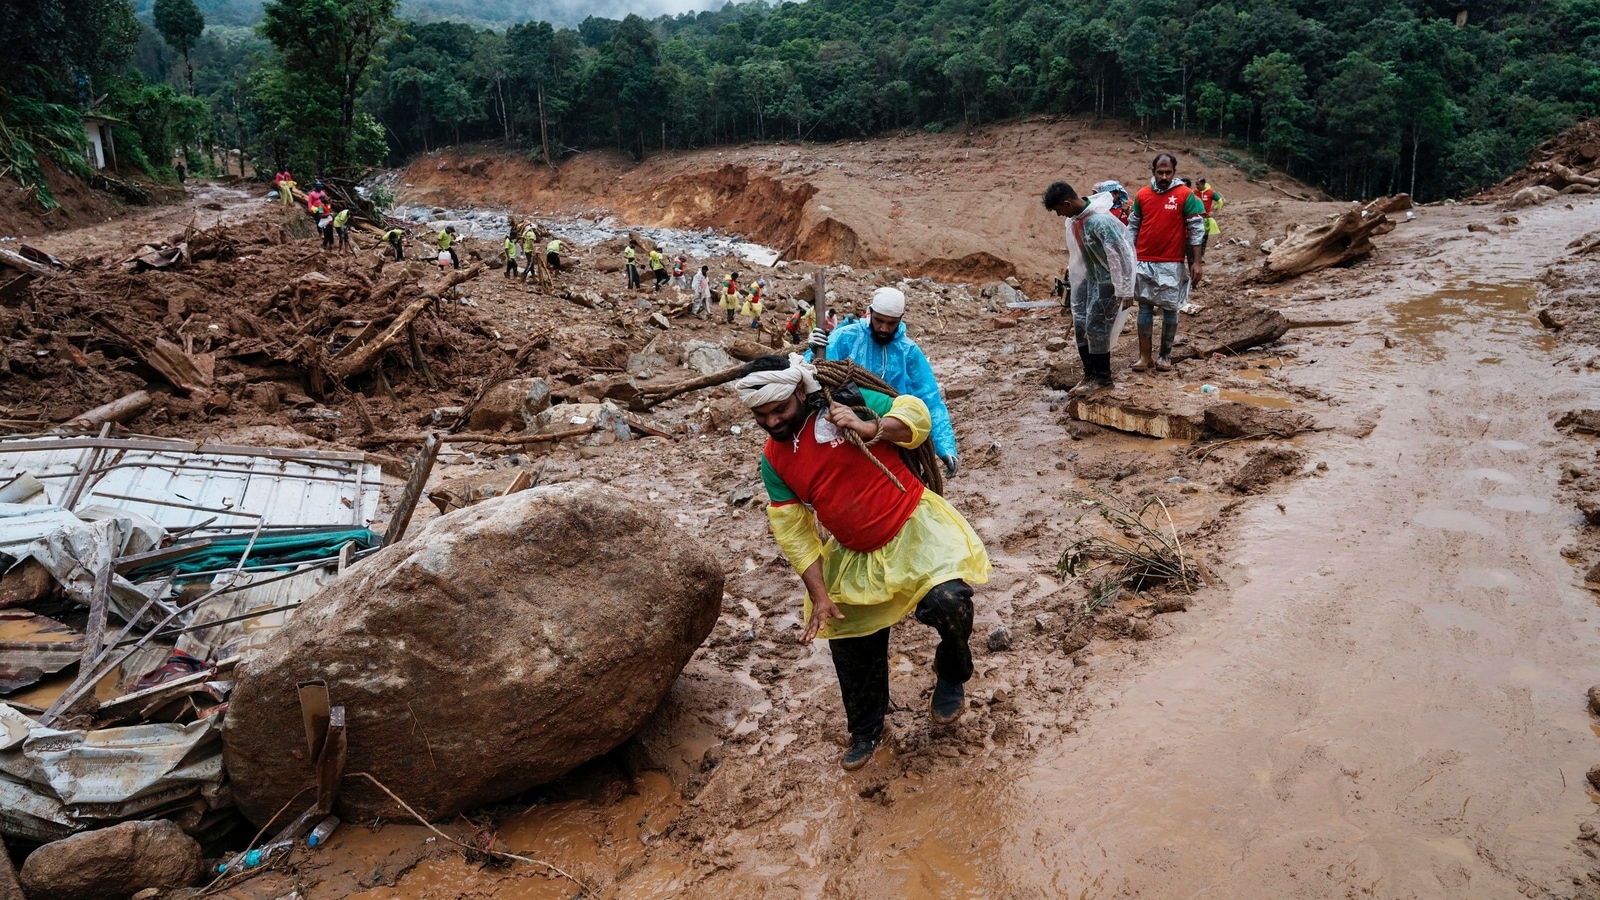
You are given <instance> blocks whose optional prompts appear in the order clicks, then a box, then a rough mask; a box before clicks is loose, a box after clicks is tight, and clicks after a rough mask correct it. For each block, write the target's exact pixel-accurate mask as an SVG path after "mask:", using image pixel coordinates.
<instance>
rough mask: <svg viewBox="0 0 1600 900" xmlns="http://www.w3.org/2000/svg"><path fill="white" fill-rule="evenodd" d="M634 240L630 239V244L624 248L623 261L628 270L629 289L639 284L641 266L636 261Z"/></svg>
mask: <svg viewBox="0 0 1600 900" xmlns="http://www.w3.org/2000/svg"><path fill="white" fill-rule="evenodd" d="M633 247H634V244H633V241H631V240H630V241H628V246H626V247H623V248H622V262H623V265H624V266H625V267H626V269H627V272H628V290H630V291H631V290H633V289H634V288H636V287H638V286H639V267H638V265H636V264H635V263H634V260H633V257H634V251H633Z"/></svg>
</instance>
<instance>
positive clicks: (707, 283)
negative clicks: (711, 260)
mask: <svg viewBox="0 0 1600 900" xmlns="http://www.w3.org/2000/svg"><path fill="white" fill-rule="evenodd" d="M689 311H690V312H691V313H694V314H695V315H697V316H699V317H700V318H702V319H704V318H705V317H706V316H707V315H709V314H710V312H711V267H710V266H701V267H700V271H698V272H696V273H694V303H693V304H692V305H691V306H690V307H689Z"/></svg>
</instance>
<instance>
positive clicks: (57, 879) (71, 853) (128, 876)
mask: <svg viewBox="0 0 1600 900" xmlns="http://www.w3.org/2000/svg"><path fill="white" fill-rule="evenodd" d="M304 742H305V739H304V738H301V743H302V744H304ZM201 870H202V867H201V861H200V844H199V843H198V842H196V841H195V839H194V838H192V837H189V836H188V835H187V834H184V833H183V829H181V828H179V827H178V826H176V825H174V824H172V823H171V822H168V821H166V820H165V819H160V820H156V821H153V822H123V823H122V824H120V825H113V826H111V827H110V828H102V829H100V830H98V831H85V832H84V833H82V834H75V835H73V836H72V837H69V838H66V839H64V840H59V841H56V842H54V843H50V844H45V845H44V846H43V847H40V848H39V849H37V850H35V851H33V853H31V854H29V855H28V859H27V861H26V862H24V863H23V864H22V873H21V881H22V890H23V892H24V893H26V894H27V895H28V898H29V900H43V898H46V897H48V898H50V900H127V898H128V897H131V896H133V895H134V894H137V893H138V892H140V891H142V890H144V889H146V888H160V889H163V890H170V889H172V888H182V887H188V886H190V885H192V884H194V883H195V882H196V881H198V880H200V875H201Z"/></svg>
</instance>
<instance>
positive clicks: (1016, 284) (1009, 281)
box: [1005, 275, 1022, 288]
mask: <svg viewBox="0 0 1600 900" xmlns="http://www.w3.org/2000/svg"><path fill="white" fill-rule="evenodd" d="M1005 283H1006V286H1007V287H1012V288H1020V287H1022V282H1020V281H1018V280H1017V276H1015V275H1007V276H1006V282H1005Z"/></svg>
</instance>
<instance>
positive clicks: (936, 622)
mask: <svg viewBox="0 0 1600 900" xmlns="http://www.w3.org/2000/svg"><path fill="white" fill-rule="evenodd" d="M915 615H916V617H917V621H918V622H921V623H922V624H924V625H928V626H931V627H932V628H934V629H935V630H936V631H938V632H939V647H938V649H937V650H935V651H934V652H933V670H934V671H935V672H937V673H938V675H939V677H940V678H942V679H944V680H945V681H949V682H952V683H954V684H966V683H967V681H968V680H969V679H971V678H972V649H971V648H970V647H968V646H967V640H968V639H969V638H971V637H972V587H971V585H969V584H967V583H966V582H965V581H960V580H956V581H946V582H944V583H943V584H937V585H934V586H933V589H932V590H930V591H928V593H927V595H926V596H924V597H923V598H922V600H921V601H920V602H919V603H918V604H917V609H916V613H915ZM828 649H829V650H830V651H831V652H832V653H833V670H834V671H835V672H836V673H838V676H839V693H840V695H841V696H842V697H843V698H844V717H845V722H846V723H847V724H848V725H849V728H850V736H851V737H852V738H866V739H868V740H872V739H875V738H877V736H878V734H879V733H880V732H882V731H883V717H884V716H886V715H888V713H889V629H887V628H884V629H880V630H878V631H875V632H873V633H872V634H869V635H864V636H862V637H853V638H834V639H833V640H831V641H829V642H828Z"/></svg>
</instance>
